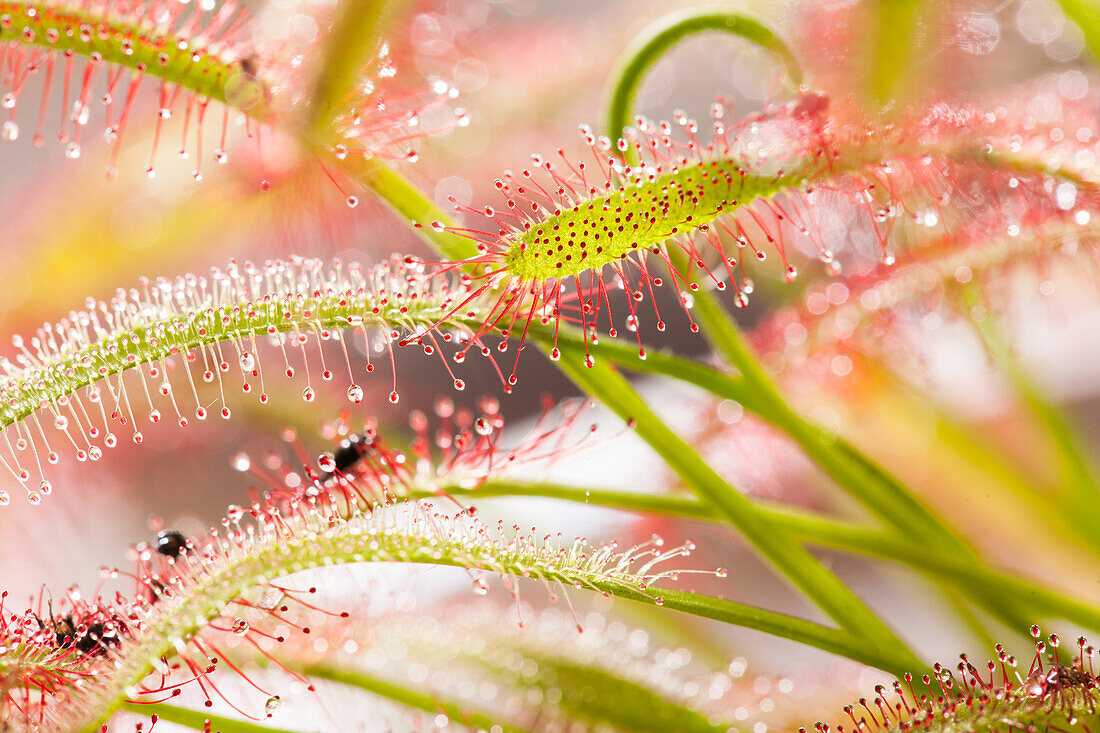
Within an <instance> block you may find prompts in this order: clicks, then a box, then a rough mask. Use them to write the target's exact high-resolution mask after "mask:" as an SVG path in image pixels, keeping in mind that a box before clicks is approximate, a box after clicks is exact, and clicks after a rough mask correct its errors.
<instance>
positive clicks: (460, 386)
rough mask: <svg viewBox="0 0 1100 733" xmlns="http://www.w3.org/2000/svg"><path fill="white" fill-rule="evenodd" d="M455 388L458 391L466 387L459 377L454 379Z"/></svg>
mask: <svg viewBox="0 0 1100 733" xmlns="http://www.w3.org/2000/svg"><path fill="white" fill-rule="evenodd" d="M455 389H457V390H458V391H459V392H461V391H462V390H464V389H466V382H464V381H462V380H461V379H456V380H455Z"/></svg>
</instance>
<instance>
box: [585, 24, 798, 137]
mask: <svg viewBox="0 0 1100 733" xmlns="http://www.w3.org/2000/svg"><path fill="white" fill-rule="evenodd" d="M704 31H721V32H724V33H732V34H733V35H736V36H741V37H742V38H745V39H747V40H749V41H752V42H753V43H755V44H756V45H758V46H760V47H762V48H765V49H767V50H769V51H771V52H772V53H774V54H776V55H777V56H778V57H779V60H780V61H781V62H782V63H783V66H784V68H785V69H786V71H787V76H788V77H789V78H790V79H791V81H792V82H793V83H794V86H798V85H799V84H801V83H802V71H801V70H800V69H799V66H798V61H797V60H796V59H795V57H794V54H792V53H791V51H790V49H789V48H787V45H786V44H785V43H783V41H782V40H780V38H779V37H778V36H777V35H775V33H773V32H772V31H771V30H770V29H769V28H768V27H767V26H765V25H763V24H761V23H760V22H759V21H757V20H753V19H752V18H749V17H747V16H745V15H741V14H739V13H731V12H728V11H724V10H719V9H711V10H699V9H698V8H695V9H692V10H688V11H683V12H678V13H670V14H669V15H666V16H664V17H663V18H660V19H659V20H657V21H656V22H655V23H653V25H651V26H649V27H648V28H646V29H645V30H643V31H642V32H641V33H640V34H639V35H638V37H637V38H636V39H635V40H634V42H633V43H632V44H631V46H630V47H629V48H628V49H627V50H626V52H625V53H623V55H622V57H621V58H620V60H619V62H618V68H617V70H616V71H615V73H613V74H612V75H611V78H612V79H614V80H615V82H614V86H613V87H612V89H611V96H610V98H609V100H608V104H607V130H608V134H609V136H610V137H611V139H612V140H615V139H617V138H618V137H619V136H620V135H622V133H623V128H624V127H626V126H627V125H628V124H630V113H631V110H632V109H633V107H634V100H635V97H637V95H638V88H639V87H640V86H641V83H642V79H643V78H644V77H645V74H646V72H647V71H649V69H650V67H652V66H653V64H654V63H656V62H657V60H658V59H659V58H660V57H661V56H662V55H664V54H665V52H667V51H668V50H669V49H670V48H672V47H673V46H674V45H676V44H677V43H679V42H680V41H682V40H683V39H685V38H687V37H688V36H691V35H694V34H696V33H701V32H704Z"/></svg>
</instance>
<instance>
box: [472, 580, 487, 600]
mask: <svg viewBox="0 0 1100 733" xmlns="http://www.w3.org/2000/svg"><path fill="white" fill-rule="evenodd" d="M488 592H489V586H488V585H486V584H485V581H484V580H482V579H481V578H478V579H477V580H475V581H474V594H475V595H479V596H483V595H486V594H487V593H488Z"/></svg>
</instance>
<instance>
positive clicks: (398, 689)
mask: <svg viewBox="0 0 1100 733" xmlns="http://www.w3.org/2000/svg"><path fill="white" fill-rule="evenodd" d="M283 661H284V664H287V665H289V666H288V669H290V670H291V671H293V672H298V673H299V674H304V675H306V676H308V677H316V678H319V679H323V680H330V681H332V682H339V683H340V684H343V685H348V686H349V687H358V688H359V689H360V690H366V691H367V692H370V693H372V694H375V695H379V696H381V697H385V698H388V699H390V700H393V701H394V702H398V703H401V704H402V705H404V706H406V707H410V708H413V709H416V710H423V711H424V712H426V713H429V714H432V715H435V714H438V713H443V714H444V715H446V716H447V717H448V718H449V719H450V722H451V723H458V724H459V725H466V726H470V727H472V728H479V729H483V730H500V731H503V732H504V733H525V732H526V730H527V729H526V728H520V727H518V726H515V725H508V724H505V723H501V722H500V720H499V719H498V718H496V717H494V716H491V715H487V714H485V713H482V712H479V711H477V710H474V709H472V708H471V707H470V706H468V705H466V704H464V703H456V702H451V701H449V700H443V699H440V698H437V697H434V696H432V695H427V694H424V693H423V692H418V691H416V690H410V689H409V688H407V687H403V686H401V685H398V684H395V683H393V682H390V681H389V680H384V679H381V678H380V677H375V676H374V675H371V674H367V673H366V672H364V671H362V670H359V669H350V668H346V667H337V666H335V665H332V664H326V663H324V662H316V663H314V664H303V665H293V663H292V662H290V661H287V660H283Z"/></svg>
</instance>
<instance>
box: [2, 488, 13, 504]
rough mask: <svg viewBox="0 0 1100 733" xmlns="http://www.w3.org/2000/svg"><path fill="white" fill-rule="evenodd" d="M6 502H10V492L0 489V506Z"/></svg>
mask: <svg viewBox="0 0 1100 733" xmlns="http://www.w3.org/2000/svg"><path fill="white" fill-rule="evenodd" d="M8 504H11V494H9V493H8V492H6V491H0V506H7V505H8Z"/></svg>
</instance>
